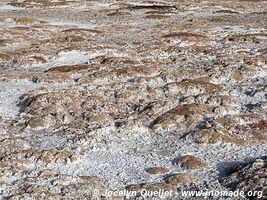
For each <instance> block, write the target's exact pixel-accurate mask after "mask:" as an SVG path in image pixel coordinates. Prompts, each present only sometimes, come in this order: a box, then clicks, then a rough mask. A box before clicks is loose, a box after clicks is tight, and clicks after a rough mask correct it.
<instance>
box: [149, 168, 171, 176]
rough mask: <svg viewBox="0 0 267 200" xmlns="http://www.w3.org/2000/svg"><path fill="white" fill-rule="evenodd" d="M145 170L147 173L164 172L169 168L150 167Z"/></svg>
mask: <svg viewBox="0 0 267 200" xmlns="http://www.w3.org/2000/svg"><path fill="white" fill-rule="evenodd" d="M146 172H147V173H149V174H166V173H168V172H169V169H168V168H165V167H151V168H149V169H148V170H146Z"/></svg>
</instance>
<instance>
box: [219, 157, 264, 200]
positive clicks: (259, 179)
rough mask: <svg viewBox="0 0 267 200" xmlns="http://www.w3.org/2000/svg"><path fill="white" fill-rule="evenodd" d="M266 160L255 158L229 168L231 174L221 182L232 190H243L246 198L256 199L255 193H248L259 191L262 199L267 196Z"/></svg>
mask: <svg viewBox="0 0 267 200" xmlns="http://www.w3.org/2000/svg"><path fill="white" fill-rule="evenodd" d="M266 173H267V160H266V157H265V158H263V159H257V160H255V161H253V162H251V163H249V164H240V165H237V166H235V167H234V168H233V169H232V170H231V174H229V175H228V176H227V177H225V178H223V179H222V180H221V184H222V185H223V186H225V187H228V188H230V189H232V190H239V191H244V192H245V194H246V196H247V198H249V199H258V196H257V194H255V195H252V196H251V195H250V192H251V191H252V192H253V191H261V192H262V195H261V196H262V197H260V196H259V197H260V198H262V199H265V198H266V197H267V179H266Z"/></svg>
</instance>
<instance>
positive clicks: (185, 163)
mask: <svg viewBox="0 0 267 200" xmlns="http://www.w3.org/2000/svg"><path fill="white" fill-rule="evenodd" d="M176 164H177V165H179V166H181V167H182V168H185V169H201V168H206V167H207V164H206V163H205V162H204V161H203V160H201V159H200V158H198V157H195V156H193V155H185V156H182V157H181V158H179V159H178V160H177V162H176Z"/></svg>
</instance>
